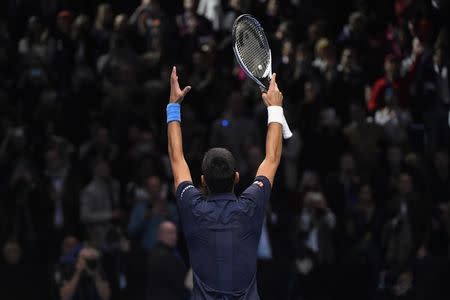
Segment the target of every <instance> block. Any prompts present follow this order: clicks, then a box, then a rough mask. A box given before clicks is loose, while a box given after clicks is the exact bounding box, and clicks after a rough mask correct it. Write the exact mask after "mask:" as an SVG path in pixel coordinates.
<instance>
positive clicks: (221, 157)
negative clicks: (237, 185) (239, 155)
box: [202, 148, 236, 194]
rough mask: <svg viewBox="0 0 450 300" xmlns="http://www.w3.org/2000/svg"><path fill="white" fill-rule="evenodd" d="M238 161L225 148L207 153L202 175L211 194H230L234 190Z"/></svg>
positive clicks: (204, 158) (214, 149) (213, 149)
mask: <svg viewBox="0 0 450 300" xmlns="http://www.w3.org/2000/svg"><path fill="white" fill-rule="evenodd" d="M235 173H236V160H235V159H234V157H233V154H231V152H230V151H228V150H227V149H224V148H212V149H210V150H209V151H208V152H206V154H205V156H204V157H203V162H202V174H203V176H204V178H205V182H206V185H207V186H208V189H209V191H210V193H212V194H220V193H229V192H232V190H233V185H234V180H235Z"/></svg>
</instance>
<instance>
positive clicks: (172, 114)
mask: <svg viewBox="0 0 450 300" xmlns="http://www.w3.org/2000/svg"><path fill="white" fill-rule="evenodd" d="M173 121H177V122H181V105H180V103H169V104H167V123H170V122H173Z"/></svg>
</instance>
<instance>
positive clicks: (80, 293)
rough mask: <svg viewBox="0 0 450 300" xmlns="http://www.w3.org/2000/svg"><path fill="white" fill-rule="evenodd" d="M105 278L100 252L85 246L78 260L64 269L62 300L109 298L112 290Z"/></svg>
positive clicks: (106, 299)
mask: <svg viewBox="0 0 450 300" xmlns="http://www.w3.org/2000/svg"><path fill="white" fill-rule="evenodd" d="M104 278H105V277H104V275H103V274H102V269H101V264H100V253H99V252H98V251H97V250H96V249H94V248H89V247H84V248H83V249H82V250H81V251H80V252H79V254H78V257H77V259H76V262H75V263H73V264H71V265H68V266H67V267H66V268H65V269H64V270H63V274H62V284H61V288H60V289H59V295H60V297H61V299H62V300H69V299H73V300H76V299H83V300H91V299H92V300H109V299H110V298H111V291H110V288H109V283H108V282H107V281H106V280H105V279H104Z"/></svg>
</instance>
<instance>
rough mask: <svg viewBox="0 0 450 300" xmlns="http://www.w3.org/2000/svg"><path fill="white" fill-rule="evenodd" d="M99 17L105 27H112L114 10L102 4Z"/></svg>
mask: <svg viewBox="0 0 450 300" xmlns="http://www.w3.org/2000/svg"><path fill="white" fill-rule="evenodd" d="M98 10H99V11H98V17H99V20H100V22H101V23H102V24H103V25H110V24H112V23H113V17H114V16H113V12H112V8H111V6H110V5H108V4H101V5H100V6H99V9H98Z"/></svg>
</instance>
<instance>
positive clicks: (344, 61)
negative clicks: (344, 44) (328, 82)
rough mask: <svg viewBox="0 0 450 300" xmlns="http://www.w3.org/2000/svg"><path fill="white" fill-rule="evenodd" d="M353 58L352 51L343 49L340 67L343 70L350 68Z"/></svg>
mask: <svg viewBox="0 0 450 300" xmlns="http://www.w3.org/2000/svg"><path fill="white" fill-rule="evenodd" d="M353 58H354V57H353V51H352V50H351V49H349V48H346V49H344V51H342V57H341V65H342V66H343V67H344V68H348V67H350V66H351V65H352V63H353Z"/></svg>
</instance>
